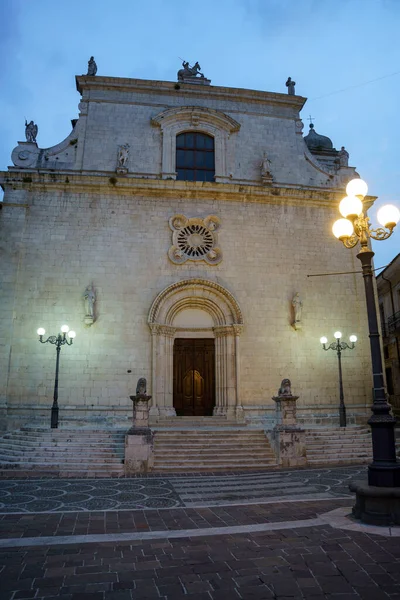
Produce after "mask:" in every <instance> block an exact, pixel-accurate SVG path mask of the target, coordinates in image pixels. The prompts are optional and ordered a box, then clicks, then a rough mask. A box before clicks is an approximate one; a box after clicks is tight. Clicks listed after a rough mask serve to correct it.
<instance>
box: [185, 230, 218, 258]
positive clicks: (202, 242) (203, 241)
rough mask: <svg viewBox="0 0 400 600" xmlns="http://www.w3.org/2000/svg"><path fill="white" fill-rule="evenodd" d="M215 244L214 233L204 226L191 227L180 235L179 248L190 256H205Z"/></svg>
mask: <svg viewBox="0 0 400 600" xmlns="http://www.w3.org/2000/svg"><path fill="white" fill-rule="evenodd" d="M213 243H214V240H213V236H212V233H211V232H210V231H208V230H207V229H206V228H205V227H203V226H202V225H189V226H188V227H184V228H183V229H181V230H180V231H179V233H178V248H180V250H182V251H183V252H184V253H185V254H187V255H188V256H204V254H207V252H209V251H210V250H211V248H212V247H213Z"/></svg>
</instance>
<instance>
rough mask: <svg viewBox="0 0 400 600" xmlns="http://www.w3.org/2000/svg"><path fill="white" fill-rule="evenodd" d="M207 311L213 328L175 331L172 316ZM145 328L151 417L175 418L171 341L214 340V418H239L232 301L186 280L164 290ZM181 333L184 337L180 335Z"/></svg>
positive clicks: (237, 326) (237, 316)
mask: <svg viewBox="0 0 400 600" xmlns="http://www.w3.org/2000/svg"><path fill="white" fill-rule="evenodd" d="M193 308H194V309H200V310H203V311H205V312H207V313H208V314H209V315H210V316H211V318H212V320H213V323H214V325H213V326H212V327H208V328H204V327H202V328H198V329H197V328H188V327H174V320H175V317H176V316H177V314H178V313H179V312H181V311H182V310H185V309H193ZM148 324H149V327H150V331H151V338H152V379H151V382H152V388H151V394H152V397H153V400H152V402H153V404H152V407H151V409H150V415H151V416H152V417H153V418H156V419H157V418H159V417H161V418H162V417H168V416H176V412H175V409H174V406H173V355H174V339H175V338H176V337H187V335H188V333H189V332H190V337H212V338H214V339H215V407H214V415H217V416H226V417H228V418H236V419H237V420H239V421H242V420H243V419H244V412H243V407H242V405H241V402H240V368H239V366H240V353H239V351H240V346H239V338H240V335H241V333H242V330H243V325H244V324H243V317H242V312H241V310H240V307H239V305H238V303H237V301H236V299H235V298H234V296H233V295H232V294H231V293H230V292H229V291H228V290H227V289H225V288H224V287H222V286H221V285H219V284H218V283H215V282H214V281H209V280H206V279H186V280H184V281H179V282H177V283H174V284H172V285H170V286H168V287H167V288H165V289H164V290H163V291H162V292H160V294H158V296H157V297H156V298H155V300H154V302H153V303H152V305H151V308H150V311H149V316H148ZM185 334H186V335H185Z"/></svg>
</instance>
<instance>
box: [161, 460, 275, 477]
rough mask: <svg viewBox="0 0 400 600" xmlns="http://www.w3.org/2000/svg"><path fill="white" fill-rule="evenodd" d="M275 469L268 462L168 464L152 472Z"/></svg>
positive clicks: (273, 464) (272, 464)
mask: <svg viewBox="0 0 400 600" xmlns="http://www.w3.org/2000/svg"><path fill="white" fill-rule="evenodd" d="M274 468H277V465H276V463H270V462H260V463H258V464H254V465H240V464H238V463H237V462H236V463H232V464H224V463H223V464H221V465H213V466H210V465H205V464H199V465H195V464H192V465H190V466H188V465H186V464H185V465H181V466H177V465H168V464H160V465H157V466H154V470H155V471H156V472H158V473H161V472H163V473H166V474H167V473H179V472H180V473H187V472H188V470H189V471H190V472H192V471H193V472H197V473H206V472H210V471H212V472H213V471H222V472H223V471H242V470H246V471H248V470H254V471H259V470H260V469H274Z"/></svg>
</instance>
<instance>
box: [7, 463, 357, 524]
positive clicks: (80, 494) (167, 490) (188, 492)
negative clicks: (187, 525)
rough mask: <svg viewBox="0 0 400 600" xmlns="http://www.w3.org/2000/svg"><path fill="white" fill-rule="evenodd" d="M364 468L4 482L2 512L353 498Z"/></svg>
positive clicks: (148, 507)
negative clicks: (351, 486) (352, 490)
mask: <svg viewBox="0 0 400 600" xmlns="http://www.w3.org/2000/svg"><path fill="white" fill-rule="evenodd" d="M366 473H367V471H366V467H365V466H359V467H346V468H332V469H307V470H290V471H263V472H255V473H237V474H222V475H201V476H177V477H172V476H170V477H156V476H151V477H136V478H133V479H84V480H72V479H71V480H65V479H37V480H32V479H26V480H14V479H9V480H3V481H0V513H41V512H44V513H49V512H66V511H72V512H76V511H93V510H100V511H115V510H132V509H138V508H146V509H159V508H175V507H178V506H218V505H226V504H236V503H241V502H245V503H249V502H258V503H259V502H273V501H276V500H290V499H296V500H299V499H311V498H320V499H323V498H337V497H349V498H350V497H351V495H350V492H349V489H348V484H349V482H350V481H351V480H354V479H365V478H366Z"/></svg>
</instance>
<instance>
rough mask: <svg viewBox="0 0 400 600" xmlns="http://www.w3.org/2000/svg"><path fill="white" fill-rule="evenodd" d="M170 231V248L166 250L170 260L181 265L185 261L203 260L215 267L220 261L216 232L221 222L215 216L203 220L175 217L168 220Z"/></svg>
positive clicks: (220, 255) (220, 253)
mask: <svg viewBox="0 0 400 600" xmlns="http://www.w3.org/2000/svg"><path fill="white" fill-rule="evenodd" d="M169 226H170V228H171V230H172V232H173V233H172V246H171V248H170V249H169V250H168V256H169V258H170V260H171V261H172V262H173V263H175V264H177V265H181V264H183V263H185V262H186V261H187V260H204V261H205V262H207V263H208V264H209V265H216V264H218V263H219V262H221V260H222V252H221V250H220V248H218V247H217V243H218V234H217V231H218V229H219V228H220V226H221V222H220V220H219V218H218V217H216V216H215V215H209V216H208V217H206V218H205V219H200V218H198V217H192V218H190V219H188V218H187V217H185V216H184V215H175V216H174V217H171V218H170V220H169Z"/></svg>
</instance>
